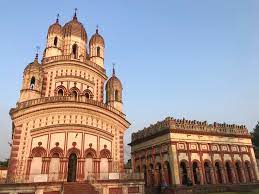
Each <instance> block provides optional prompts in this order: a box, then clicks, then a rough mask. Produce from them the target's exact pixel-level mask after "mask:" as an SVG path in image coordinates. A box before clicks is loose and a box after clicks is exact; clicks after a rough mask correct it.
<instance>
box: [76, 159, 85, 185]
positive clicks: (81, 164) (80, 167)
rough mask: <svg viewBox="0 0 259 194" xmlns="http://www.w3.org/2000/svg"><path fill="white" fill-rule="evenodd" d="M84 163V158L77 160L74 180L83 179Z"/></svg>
mask: <svg viewBox="0 0 259 194" xmlns="http://www.w3.org/2000/svg"><path fill="white" fill-rule="evenodd" d="M84 162H85V160H84V158H79V159H78V160H77V169H76V171H77V173H76V178H77V180H79V181H81V180H83V177H84V176H83V167H84Z"/></svg>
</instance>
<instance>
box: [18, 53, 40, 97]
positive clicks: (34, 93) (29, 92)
mask: <svg viewBox="0 0 259 194" xmlns="http://www.w3.org/2000/svg"><path fill="white" fill-rule="evenodd" d="M42 84H43V70H42V66H41V64H40V63H39V62H38V54H36V57H35V59H34V61H33V62H32V63H29V64H28V65H27V67H26V68H25V69H24V72H23V83H22V89H21V92H20V100H19V102H23V101H27V100H32V99H37V98H40V97H41V91H42Z"/></svg>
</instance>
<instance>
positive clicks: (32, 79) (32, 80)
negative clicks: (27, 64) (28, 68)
mask: <svg viewBox="0 0 259 194" xmlns="http://www.w3.org/2000/svg"><path fill="white" fill-rule="evenodd" d="M34 86H35V77H34V76H32V78H31V82H30V89H31V90H33V89H34Z"/></svg>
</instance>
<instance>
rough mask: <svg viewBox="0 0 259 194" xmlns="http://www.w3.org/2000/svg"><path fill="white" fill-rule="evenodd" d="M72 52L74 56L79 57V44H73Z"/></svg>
mask: <svg viewBox="0 0 259 194" xmlns="http://www.w3.org/2000/svg"><path fill="white" fill-rule="evenodd" d="M72 54H73V56H74V59H77V58H78V46H77V44H73V46H72Z"/></svg>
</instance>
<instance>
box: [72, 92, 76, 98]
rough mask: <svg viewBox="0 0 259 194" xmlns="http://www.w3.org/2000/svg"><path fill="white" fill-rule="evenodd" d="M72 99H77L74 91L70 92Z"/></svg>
mask: <svg viewBox="0 0 259 194" xmlns="http://www.w3.org/2000/svg"><path fill="white" fill-rule="evenodd" d="M72 97H73V99H74V100H76V99H77V92H76V91H73V92H72Z"/></svg>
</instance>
